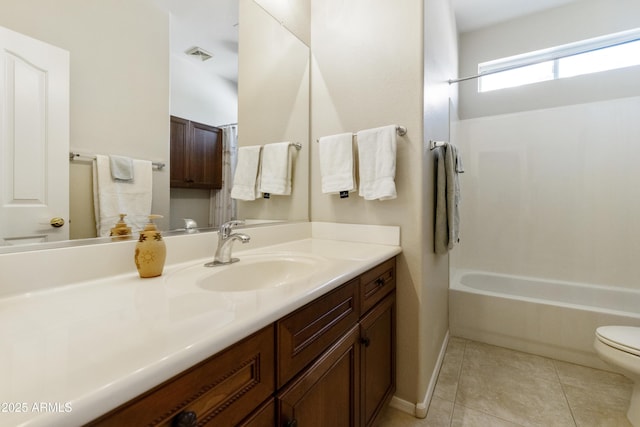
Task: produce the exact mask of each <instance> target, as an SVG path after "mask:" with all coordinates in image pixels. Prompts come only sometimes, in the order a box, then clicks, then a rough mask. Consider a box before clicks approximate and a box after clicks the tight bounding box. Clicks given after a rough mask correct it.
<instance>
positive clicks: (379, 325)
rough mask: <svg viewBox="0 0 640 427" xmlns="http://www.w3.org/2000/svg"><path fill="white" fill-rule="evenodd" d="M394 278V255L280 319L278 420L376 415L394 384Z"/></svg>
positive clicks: (349, 426)
mask: <svg viewBox="0 0 640 427" xmlns="http://www.w3.org/2000/svg"><path fill="white" fill-rule="evenodd" d="M395 286H396V280H395V258H394V259H390V260H388V261H386V262H384V263H382V264H380V265H378V266H376V267H374V268H373V269H371V270H369V271H367V272H365V273H363V274H362V275H360V276H359V277H358V278H356V279H354V280H352V281H350V282H348V283H346V284H345V285H343V286H341V287H339V288H337V289H336V290H334V291H333V292H331V293H329V294H327V295H325V296H324V297H321V298H318V299H317V300H315V301H313V302H311V303H310V304H307V305H306V306H304V307H302V308H300V309H299V310H296V311H295V312H293V313H291V314H290V315H288V316H287V317H285V318H284V319H281V320H280V321H278V322H277V323H276V334H277V341H278V343H277V347H278V351H277V353H278V354H277V360H278V374H277V378H278V381H277V384H278V389H279V390H280V391H279V392H278V395H277V411H278V423H277V424H276V425H277V426H278V427H293V426H295V425H298V426H305V427H306V426H314V427H315V426H318V427H323V426H337V427H360V426H371V425H373V424H374V423H375V421H376V419H377V417H378V415H379V414H380V411H381V409H382V408H384V407H385V406H386V404H387V403H388V402H389V400H390V399H391V397H392V395H393V393H394V391H395V379H396V377H395V351H396V350H395V349H396V346H395ZM336 337H337V338H336ZM309 362H311V364H309ZM301 366H306V367H305V368H304V369H302V368H301ZM292 377H293V378H294V379H293V380H291V381H290V382H289V383H288V384H287V385H286V386H284V387H282V385H283V384H284V383H285V382H286V381H289V379H290V378H292Z"/></svg>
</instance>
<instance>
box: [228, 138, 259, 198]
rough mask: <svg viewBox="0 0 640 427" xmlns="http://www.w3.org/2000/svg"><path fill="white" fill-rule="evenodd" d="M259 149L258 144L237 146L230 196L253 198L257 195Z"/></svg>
mask: <svg viewBox="0 0 640 427" xmlns="http://www.w3.org/2000/svg"><path fill="white" fill-rule="evenodd" d="M261 149H262V147H261V146H259V145H251V146H249V147H240V148H238V163H237V165H236V171H235V173H234V175H233V187H232V188H231V198H233V199H238V200H255V199H256V197H258V195H259V194H258V188H257V178H258V166H259V164H260V150H261Z"/></svg>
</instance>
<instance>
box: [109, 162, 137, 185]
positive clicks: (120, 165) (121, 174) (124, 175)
mask: <svg viewBox="0 0 640 427" xmlns="http://www.w3.org/2000/svg"><path fill="white" fill-rule="evenodd" d="M109 162H110V166H111V177H112V178H113V179H115V180H116V181H133V177H134V174H133V159H132V158H131V157H124V156H109Z"/></svg>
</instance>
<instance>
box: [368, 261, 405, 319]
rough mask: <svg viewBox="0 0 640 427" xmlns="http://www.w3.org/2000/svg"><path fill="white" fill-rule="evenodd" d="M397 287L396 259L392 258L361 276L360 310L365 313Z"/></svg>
mask: <svg viewBox="0 0 640 427" xmlns="http://www.w3.org/2000/svg"><path fill="white" fill-rule="evenodd" d="M395 288H396V259H395V258H391V259H390V260H388V261H385V262H383V263H382V264H380V265H378V266H377V267H374V268H372V269H371V270H369V271H367V272H365V273H363V274H362V276H360V303H361V304H362V307H361V310H360V312H361V313H362V314H365V313H366V312H367V311H369V309H370V308H371V307H373V306H374V305H376V304H377V303H378V302H379V301H381V300H382V299H383V298H384V297H385V296H386V295H387V294H389V292H391V291H393V290H394V289H395Z"/></svg>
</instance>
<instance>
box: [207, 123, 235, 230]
mask: <svg viewBox="0 0 640 427" xmlns="http://www.w3.org/2000/svg"><path fill="white" fill-rule="evenodd" d="M237 153H238V126H237V125H228V126H223V127H222V188H221V189H220V190H211V197H210V203H211V206H210V208H209V223H210V224H211V225H212V226H213V227H219V226H220V224H223V223H225V222H227V221H229V220H231V219H233V218H236V201H235V200H234V199H232V198H231V186H232V184H233V174H234V172H235V168H236V163H237V159H236V158H237Z"/></svg>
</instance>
